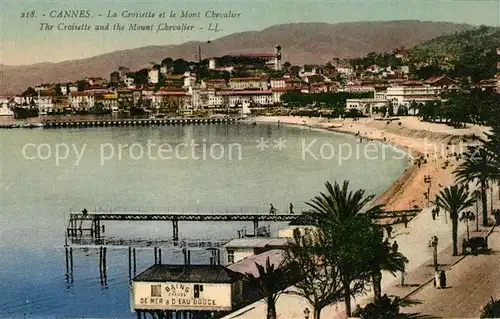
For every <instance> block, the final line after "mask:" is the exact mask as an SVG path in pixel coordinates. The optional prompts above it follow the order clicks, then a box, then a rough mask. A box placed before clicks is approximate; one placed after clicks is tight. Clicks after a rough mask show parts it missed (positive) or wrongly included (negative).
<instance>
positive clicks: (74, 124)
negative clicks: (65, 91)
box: [0, 117, 242, 129]
mask: <svg viewBox="0 0 500 319" xmlns="http://www.w3.org/2000/svg"><path fill="white" fill-rule="evenodd" d="M241 119H242V118H240V117H210V118H192V117H189V118H168V119H102V120H52V121H51V120H46V121H43V122H40V123H2V124H0V128H4V129H8V128H11V129H12V128H46V129H57V128H90V127H117V126H164V125H189V124H224V123H236V122H239V121H240V120H241Z"/></svg>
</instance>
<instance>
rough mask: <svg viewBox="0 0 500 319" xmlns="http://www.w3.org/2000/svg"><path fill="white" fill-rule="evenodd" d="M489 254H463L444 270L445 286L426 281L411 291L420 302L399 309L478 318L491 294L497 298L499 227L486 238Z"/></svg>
mask: <svg viewBox="0 0 500 319" xmlns="http://www.w3.org/2000/svg"><path fill="white" fill-rule="evenodd" d="M488 246H489V248H490V249H491V251H490V253H489V254H485V255H478V256H471V255H469V256H467V257H465V258H464V260H462V261H461V262H460V263H458V264H456V265H454V266H453V267H452V268H451V269H450V270H448V271H447V276H446V277H447V278H446V279H447V280H446V281H447V285H448V286H449V287H448V288H447V289H436V288H435V287H434V285H433V284H432V283H429V284H427V285H425V286H424V287H422V288H421V289H419V290H418V291H417V292H416V293H414V294H412V295H411V297H410V299H411V300H419V301H421V302H423V303H422V304H419V305H414V306H412V307H406V308H403V309H402V311H404V312H408V313H413V312H419V313H423V314H426V315H432V316H436V317H442V318H478V317H479V315H480V313H481V309H482V308H483V307H484V305H485V304H486V303H487V302H488V300H489V299H490V298H491V297H494V298H497V299H498V298H500V284H499V283H500V229H499V227H496V228H495V229H494V231H493V232H492V233H491V234H490V236H489V238H488Z"/></svg>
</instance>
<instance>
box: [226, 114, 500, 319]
mask: <svg viewBox="0 0 500 319" xmlns="http://www.w3.org/2000/svg"><path fill="white" fill-rule="evenodd" d="M254 120H255V121H259V122H267V123H278V121H279V122H280V123H286V124H296V125H308V126H310V127H314V128H320V129H327V130H331V131H336V132H342V133H348V134H354V135H357V136H359V137H360V138H363V139H364V140H382V141H385V142H386V143H391V144H393V145H395V146H398V147H401V148H404V149H405V150H406V151H408V152H409V154H410V157H412V158H413V159H411V160H410V161H409V168H408V169H407V170H406V171H405V172H404V173H403V174H401V176H399V178H398V179H397V180H396V181H395V182H394V183H393V185H392V186H391V187H390V188H389V189H387V190H386V191H385V192H384V193H383V194H381V195H380V196H379V197H378V198H377V199H376V200H375V201H376V202H377V203H385V204H386V209H388V210H396V209H408V208H413V207H418V208H422V209H423V210H422V212H421V213H420V214H419V215H417V216H416V217H415V218H414V219H413V220H412V221H411V222H410V223H409V225H408V228H406V227H403V226H401V225H399V226H398V227H395V228H394V233H393V234H394V235H393V237H394V238H396V237H397V241H398V243H399V247H400V250H401V252H403V254H405V256H408V258H409V263H408V265H407V269H406V271H407V272H408V273H409V274H410V275H409V277H408V281H409V282H410V283H411V284H412V285H413V286H412V285H410V286H409V288H408V289H405V288H402V287H400V286H398V285H399V282H400V278H399V275H397V277H398V278H396V277H393V276H391V275H390V274H389V273H387V272H384V276H383V277H382V289H383V291H385V292H387V293H388V294H390V295H399V296H405V295H407V294H408V293H410V292H412V291H414V290H415V289H416V288H415V287H418V286H420V285H424V284H425V282H426V281H427V280H428V279H429V278H432V275H433V270H432V268H431V267H429V265H430V263H431V260H432V253H431V252H430V250H429V247H428V240H429V238H431V237H432V236H437V237H438V238H439V239H440V245H439V246H438V249H437V251H438V254H440V256H441V257H440V260H441V261H442V262H444V263H445V264H446V265H453V264H454V263H455V262H456V261H458V260H460V259H459V258H460V257H452V256H451V223H449V222H448V218H447V216H446V215H445V214H442V215H441V216H440V217H439V216H438V217H436V220H434V219H433V218H432V217H431V213H430V212H431V210H432V205H431V207H427V206H428V205H427V200H426V199H425V197H424V193H425V192H427V190H428V186H429V185H428V184H426V183H425V182H424V176H426V175H430V176H432V183H431V187H430V198H431V199H432V198H434V196H435V194H436V193H437V192H439V191H440V190H441V189H442V188H443V187H444V186H446V185H448V184H452V183H453V182H454V178H453V176H452V172H453V170H454V169H455V167H456V165H457V164H458V162H459V161H460V158H459V157H458V156H456V155H455V153H457V154H459V153H462V152H463V151H465V149H466V146H467V142H465V143H464V141H463V136H464V135H471V134H475V135H478V136H480V135H482V134H484V132H485V131H486V130H487V128H484V127H478V126H472V127H469V128H466V129H460V130H458V129H453V128H451V127H448V126H446V125H444V124H434V123H425V122H420V121H419V120H418V119H417V118H409V117H408V118H402V119H398V120H396V121H393V122H390V123H387V120H384V121H377V120H375V119H360V120H359V121H353V120H350V119H349V120H330V121H328V120H324V119H318V118H314V119H309V118H300V117H258V118H255V119H254ZM399 122H401V124H399ZM358 132H359V133H358ZM384 137H385V139H384ZM422 156H423V158H425V159H426V161H425V162H424V161H416V160H415V159H418V158H422ZM419 163H420V165H419ZM495 194H496V197H498V196H499V191H498V189H496V191H495ZM498 202H499V200H498V199H497V198H495V205H498ZM482 231H484V230H482ZM458 232H459V236H465V227H463V225H460V227H459V229H458ZM465 260H466V262H467V263H470V264H472V265H478V266H479V267H484V266H485V265H484V263H488V265H489V266H488V267H489V268H492V267H491V260H484V259H475V258H474V259H465ZM493 264H494V265H496V264H497V263H495V262H493ZM456 265H457V266H456V267H454V268H455V269H456V268H457V267H460V266H459V265H460V263H458V264H456ZM471 269H474V268H471ZM451 271H452V273H451V279H454V281H453V282H454V283H458V282H459V281H460V280H461V279H457V278H455V277H459V275H457V274H456V272H457V271H454V270H453V269H452V270H451ZM467 276H470V274H467ZM462 277H463V276H462ZM474 280H475V281H476V282H480V281H481V280H480V278H479V276H474ZM474 280H473V281H474ZM469 282H471V280H469ZM493 282H494V281H493ZM415 284H416V285H415ZM457 285H458V284H457ZM488 285H489V284H488V283H486V284H485V285H484V287H483V285H479V284H476V288H477V290H476V291H475V292H474V293H475V294H476V296H477V298H475V299H477V300H475V306H476V307H475V308H474V309H469V313H470V314H477V313H478V312H479V308H480V306H482V305H484V304H485V303H486V302H487V300H488V299H489V298H490V295H492V293H493V291H492V290H491V289H490V287H489V286H491V285H489V286H488ZM430 286H431V288H429V284H427V285H425V287H426V288H424V289H423V290H422V291H421V292H418V293H417V296H418V298H417V299H419V300H423V301H428V300H429V298H435V296H434V295H433V294H435V289H433V287H432V284H430ZM479 286H480V287H479ZM412 287H413V288H412ZM480 288H481V289H482V288H485V289H482V290H480ZM290 289H292V290H293V289H295V288H293V287H291V288H290ZM479 291H480V293H479ZM371 293H372V292H371V287H370V288H369V289H368V292H367V294H365V295H360V296H358V297H357V298H355V299H356V300H353V309H354V307H355V304H359V305H361V306H365V305H366V304H367V303H369V302H370V301H371ZM453 294H454V295H453V297H452V298H447V297H446V295H445V297H443V298H441V299H437V300H438V301H443V302H444V303H450V302H451V303H453V301H454V300H455V299H456V300H461V301H462V304H463V305H464V307H466V305H467V298H468V297H467V296H468V295H467V294H465V295H464V294H463V293H461V291H460V290H459V291H453ZM493 294H494V293H493ZM453 298H455V299H453ZM306 307H310V305H309V304H308V302H307V301H306V300H305V299H304V298H302V297H297V296H295V295H293V294H283V295H281V296H280V298H279V299H278V303H277V311H278V318H286V319H293V318H297V319H299V318H303V314H302V312H303V310H304V309H305V308H306ZM436 307H437V308H440V304H439V302H434V303H432V304H430V305H429V306H428V305H427V304H426V303H424V304H423V305H420V306H418V307H417V308H415V309H413V308H412V309H411V311H412V312H413V310H417V311H418V312H422V313H424V314H434V313H443V314H446V315H447V317H452V316H456V314H458V313H461V312H460V311H458V312H457V311H456V309H454V307H448V309H446V311H441V310H440V311H435V309H436ZM462 308H463V307H462ZM265 309H266V305H265V303H264V302H261V301H259V302H256V303H254V304H252V305H249V306H248V307H245V308H243V309H241V310H239V311H237V312H235V313H233V314H231V315H229V316H227V317H225V318H226V319H233V318H238V319H254V318H262V317H263V316H264V314H265ZM405 310H406V309H405ZM321 316H322V317H324V318H335V319H341V318H346V315H345V311H344V304H343V303H342V302H337V303H333V304H331V305H329V306H327V307H325V308H324V309H323V311H322V313H321Z"/></svg>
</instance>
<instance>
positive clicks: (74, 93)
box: [71, 92, 92, 96]
mask: <svg viewBox="0 0 500 319" xmlns="http://www.w3.org/2000/svg"><path fill="white" fill-rule="evenodd" d="M91 95H92V93H89V92H71V96H91Z"/></svg>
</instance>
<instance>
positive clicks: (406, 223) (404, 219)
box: [403, 215, 408, 228]
mask: <svg viewBox="0 0 500 319" xmlns="http://www.w3.org/2000/svg"><path fill="white" fill-rule="evenodd" d="M403 223H404V224H405V228H408V218H407V217H406V215H405V216H403Z"/></svg>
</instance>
